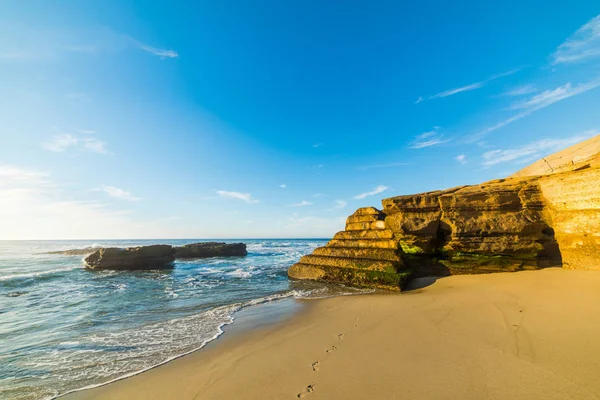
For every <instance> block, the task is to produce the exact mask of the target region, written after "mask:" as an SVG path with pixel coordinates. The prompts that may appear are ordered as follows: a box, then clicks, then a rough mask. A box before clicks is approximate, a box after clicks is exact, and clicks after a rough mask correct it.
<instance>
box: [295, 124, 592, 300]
mask: <svg viewBox="0 0 600 400" xmlns="http://www.w3.org/2000/svg"><path fill="white" fill-rule="evenodd" d="M599 154H600V136H597V137H595V138H592V139H590V140H587V141H586V142H583V143H580V144H578V145H575V146H573V147H572V148H569V149H566V150H563V151H561V152H559V153H556V154H555V155H551V156H548V157H545V158H544V160H540V161H541V162H542V163H540V161H538V162H536V163H534V164H532V166H529V167H527V168H525V169H523V170H522V171H520V172H518V173H516V174H514V175H513V176H512V177H510V178H507V179H500V180H495V181H490V182H486V183H483V184H480V185H475V186H463V187H458V188H453V189H448V190H441V191H435V192H428V193H420V194H415V195H407V196H397V197H392V198H388V199H384V200H383V201H382V205H383V210H382V211H379V210H377V209H375V208H372V207H370V208H362V209H359V210H357V211H356V212H355V213H354V214H353V215H352V216H350V217H349V218H348V220H347V224H346V230H345V231H342V232H339V233H337V234H336V235H335V237H334V238H333V240H331V241H330V242H329V243H328V244H327V246H325V247H322V248H319V249H316V250H315V252H314V253H313V254H312V255H309V256H305V257H303V258H302V259H301V260H300V262H299V263H298V264H295V265H294V266H292V267H291V268H290V270H289V272H288V274H289V276H290V277H291V278H295V279H314V280H324V281H332V282H341V283H349V284H355V285H361V286H375V287H382V288H388V289H396V290H398V289H401V288H402V287H403V285H404V284H405V283H406V282H407V281H408V278H409V277H410V276H425V275H446V274H473V273H488V272H503V271H519V270H527V269H538V268H545V267H552V266H563V267H564V268H576V269H598V270H600V164H599V163H598V160H600V156H599ZM540 171H543V172H545V173H546V174H545V175H541V174H539V172H540Z"/></svg>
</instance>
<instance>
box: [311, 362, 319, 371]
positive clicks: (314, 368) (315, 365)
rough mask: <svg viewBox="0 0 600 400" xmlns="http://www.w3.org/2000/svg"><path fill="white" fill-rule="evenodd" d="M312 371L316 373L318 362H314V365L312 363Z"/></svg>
mask: <svg viewBox="0 0 600 400" xmlns="http://www.w3.org/2000/svg"><path fill="white" fill-rule="evenodd" d="M312 369H313V371H315V372H317V371H318V370H319V362H318V361H315V362H314V363H312Z"/></svg>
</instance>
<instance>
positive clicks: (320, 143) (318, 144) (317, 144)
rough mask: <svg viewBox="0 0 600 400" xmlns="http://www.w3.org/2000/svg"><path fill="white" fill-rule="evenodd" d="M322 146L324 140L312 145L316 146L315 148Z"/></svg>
mask: <svg viewBox="0 0 600 400" xmlns="http://www.w3.org/2000/svg"><path fill="white" fill-rule="evenodd" d="M321 146H323V143H322V142H319V143H315V144H313V145H312V147H314V148H317V147H321Z"/></svg>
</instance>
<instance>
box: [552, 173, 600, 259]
mask: <svg viewBox="0 0 600 400" xmlns="http://www.w3.org/2000/svg"><path fill="white" fill-rule="evenodd" d="M540 187H541V189H542V193H543V196H544V199H545V200H546V209H545V211H546V213H547V215H548V219H549V221H550V224H551V225H552V228H553V229H554V232H555V235H556V242H557V244H558V248H559V249H560V254H561V257H562V264H563V267H564V268H568V269H590V270H600V166H599V167H597V168H589V169H584V170H581V171H576V172H572V173H563V174H556V175H549V176H546V177H543V178H542V179H540Z"/></svg>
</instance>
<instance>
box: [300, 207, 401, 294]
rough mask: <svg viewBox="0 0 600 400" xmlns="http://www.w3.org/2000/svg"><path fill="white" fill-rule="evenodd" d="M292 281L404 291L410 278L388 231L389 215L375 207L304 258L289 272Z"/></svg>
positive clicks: (350, 220) (362, 212)
mask: <svg viewBox="0 0 600 400" xmlns="http://www.w3.org/2000/svg"><path fill="white" fill-rule="evenodd" d="M288 275H289V277H290V278H294V279H310V280H321V281H327V282H337V283H347V284H352V285H355V286H372V287H378V288H383V289H390V290H400V289H401V288H403V287H404V285H405V284H406V282H407V281H408V277H409V276H410V271H408V270H407V269H406V267H405V265H404V262H403V261H402V258H401V257H400V254H399V252H398V242H397V241H396V240H394V238H393V234H392V232H391V231H390V230H389V229H385V215H384V214H383V213H382V212H381V211H379V210H377V209H376V208H374V207H366V208H359V209H358V210H356V212H355V213H354V214H352V215H351V216H350V217H348V219H347V220H346V230H345V231H343V232H338V233H337V234H336V235H335V236H334V238H333V239H332V240H331V241H330V242H329V243H328V244H327V245H326V246H325V247H319V248H317V249H315V251H314V252H313V253H312V254H311V255H307V256H304V257H302V258H300V261H299V262H298V263H297V264H294V265H293V266H292V267H290V269H289V270H288Z"/></svg>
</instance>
